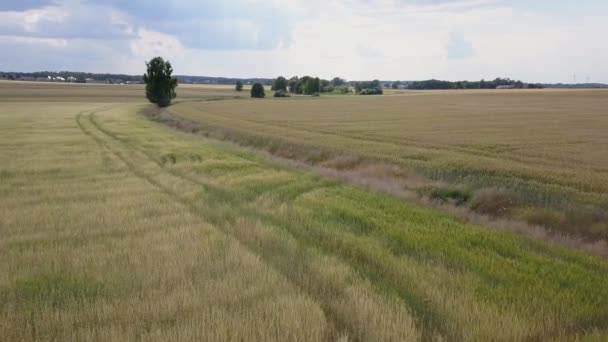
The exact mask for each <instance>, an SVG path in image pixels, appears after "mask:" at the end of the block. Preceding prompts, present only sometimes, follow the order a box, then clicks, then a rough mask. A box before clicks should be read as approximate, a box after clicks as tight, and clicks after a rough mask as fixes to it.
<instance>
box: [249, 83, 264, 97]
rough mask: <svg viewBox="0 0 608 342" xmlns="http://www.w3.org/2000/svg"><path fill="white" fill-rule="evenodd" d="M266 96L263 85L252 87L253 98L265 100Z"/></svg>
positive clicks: (257, 84) (258, 84)
mask: <svg viewBox="0 0 608 342" xmlns="http://www.w3.org/2000/svg"><path fill="white" fill-rule="evenodd" d="M264 96H266V93H265V92H264V86H263V85H262V84H261V83H255V84H254V85H253V86H252V87H251V97H256V98H263V97H264Z"/></svg>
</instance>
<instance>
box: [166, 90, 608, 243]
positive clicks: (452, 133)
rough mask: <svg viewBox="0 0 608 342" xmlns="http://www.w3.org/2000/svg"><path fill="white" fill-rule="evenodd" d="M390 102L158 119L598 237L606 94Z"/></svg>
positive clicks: (416, 97)
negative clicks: (369, 168) (480, 195)
mask: <svg viewBox="0 0 608 342" xmlns="http://www.w3.org/2000/svg"><path fill="white" fill-rule="evenodd" d="M391 94H392V95H386V96H382V97H326V98H321V99H301V98H298V99H284V100H276V99H267V100H263V101H251V100H246V101H242V100H241V101H236V100H233V101H222V102H215V103H212V102H190V103H181V104H178V105H176V106H174V107H172V108H171V109H170V111H171V113H172V114H173V115H176V116H178V117H181V118H184V119H187V120H190V121H192V122H194V123H197V124H198V125H199V127H198V128H197V129H199V130H201V131H202V132H203V133H205V134H208V135H211V136H213V137H217V138H223V139H229V140H233V141H236V142H238V143H240V144H243V145H247V146H254V147H256V148H261V149H265V150H267V151H270V152H271V153H273V154H275V155H278V156H281V157H286V158H290V159H299V160H304V161H306V162H308V163H312V164H314V165H321V166H326V165H328V164H330V167H331V164H332V163H333V162H334V161H335V160H336V159H343V158H350V159H351V160H355V161H358V163H361V162H364V163H367V164H374V163H375V164H383V163H384V164H389V165H394V166H396V167H397V168H399V169H400V170H402V172H403V173H406V174H415V175H417V176H418V178H417V179H416V180H415V182H414V183H413V184H408V182H407V181H406V182H404V184H400V185H399V186H405V187H406V188H409V189H410V190H413V191H419V190H420V188H421V187H422V188H424V187H428V186H434V187H437V185H436V183H435V182H437V181H440V182H443V183H444V184H442V185H440V186H439V187H438V189H437V191H446V189H445V188H446V187H447V188H450V187H454V186H456V187H463V186H464V187H467V188H470V189H471V191H473V192H478V191H481V192H484V191H487V190H488V189H492V188H500V189H504V190H505V191H504V193H509V194H511V195H512V196H513V198H511V199H510V201H511V202H512V204H513V205H512V207H511V208H510V210H508V211H507V210H504V211H500V213H501V215H503V216H506V217H509V218H514V219H516V220H523V221H528V222H530V223H534V224H538V223H540V224H543V225H546V226H548V227H550V228H551V229H554V230H555V231H557V232H559V233H565V234H571V235H574V236H578V237H583V238H585V239H590V240H597V239H608V223H607V222H608V197H607V196H608V195H607V194H608V157H607V156H608V154H606V153H605V151H606V150H607V149H608V135H607V134H606V132H608V119H607V118H606V115H605V108H606V107H607V106H608V97H607V96H606V91H602V90H578V91H569V90H568V91H564V90H542V91H512V92H494V91H464V92H395V93H391ZM358 163H354V164H353V165H352V166H351V167H356V166H357V164H358ZM380 177H382V176H380ZM420 177H422V178H424V179H426V181H422V182H421V181H420ZM473 197H474V196H472V197H471V198H473ZM486 197H487V196H486ZM541 212H542V213H544V214H543V215H542V217H539V215H538V213H541Z"/></svg>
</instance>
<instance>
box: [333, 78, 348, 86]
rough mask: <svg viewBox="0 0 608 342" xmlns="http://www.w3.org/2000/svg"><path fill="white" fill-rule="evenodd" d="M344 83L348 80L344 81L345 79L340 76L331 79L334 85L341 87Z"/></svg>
mask: <svg viewBox="0 0 608 342" xmlns="http://www.w3.org/2000/svg"><path fill="white" fill-rule="evenodd" d="M344 83H346V81H344V80H343V79H341V78H340V77H334V78H333V79H332V80H331V84H332V85H333V86H334V87H339V86H342V85H344Z"/></svg>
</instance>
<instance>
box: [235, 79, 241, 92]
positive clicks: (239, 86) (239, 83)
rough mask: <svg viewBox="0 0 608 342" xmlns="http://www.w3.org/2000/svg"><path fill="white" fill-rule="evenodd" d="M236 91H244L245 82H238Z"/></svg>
mask: <svg viewBox="0 0 608 342" xmlns="http://www.w3.org/2000/svg"><path fill="white" fill-rule="evenodd" d="M234 89H236V91H243V82H241V81H236V86H235V87H234Z"/></svg>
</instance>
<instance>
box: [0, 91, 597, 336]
mask: <svg viewBox="0 0 608 342" xmlns="http://www.w3.org/2000/svg"><path fill="white" fill-rule="evenodd" d="M0 90H1V92H0V133H1V134H0V339H1V340H2V341H123V340H144V341H167V340H184V341H201V340H204V341H218V340H228V341H244V340H256V341H336V340H339V341H418V340H423V341H445V340H448V341H465V340H466V341H489V340H513V341H516V340H562V341H571V340H589V341H602V340H605V339H607V338H608V262H607V261H606V260H605V259H603V258H599V257H596V256H591V255H589V254H587V253H584V252H581V251H577V250H573V249H568V248H564V247H563V246H560V245H557V244H555V243H552V242H547V241H542V240H538V239H531V238H528V237H525V236H523V235H520V234H514V233H511V232H508V231H498V230H495V229H490V228H488V227H485V226H482V225H478V224H472V223H467V222H464V221H463V220H461V219H459V218H457V217H455V216H453V215H452V214H449V213H446V212H443V211H440V210H438V209H436V208H430V207H426V206H424V205H422V204H420V203H418V202H415V201H408V200H403V199H402V198H398V197H396V196H393V195H392V194H390V193H385V192H381V191H380V192H378V191H369V190H367V189H364V188H361V187H357V186H354V185H352V184H349V183H348V182H343V181H339V180H336V179H334V178H328V177H325V176H324V175H322V174H318V173H315V172H310V171H307V170H304V169H302V168H298V167H294V166H293V165H291V164H286V163H284V162H282V161H278V160H275V159H273V158H271V157H272V156H271V155H268V154H262V153H259V152H258V151H255V150H252V149H251V148H244V147H242V146H238V145H236V144H232V143H229V142H226V141H221V140H219V139H215V136H216V135H217V137H223V138H226V139H228V138H230V139H232V140H236V141H239V142H241V143H243V144H247V145H249V146H253V147H264V148H265V147H267V146H266V145H265V144H268V143H267V141H271V144H270V145H268V146H270V147H271V149H274V150H273V151H274V152H276V154H280V155H281V156H284V157H290V156H291V154H290V153H296V152H298V153H302V154H303V155H304V156H305V157H303V158H302V160H304V159H306V158H308V159H309V160H310V161H311V162H315V163H319V164H323V163H334V166H335V169H336V170H344V171H347V170H346V168H347V167H348V165H349V164H348V163H350V161H349V160H351V159H347V158H344V162H343V163H342V164H340V165H338V164H336V163H338V161H339V160H340V159H336V157H338V156H343V155H350V154H352V155H356V156H359V157H360V158H370V159H371V158H377V159H376V160H377V161H382V162H394V163H396V164H397V165H399V166H400V167H404V168H405V167H407V168H412V169H413V170H415V171H416V172H420V175H421V176H420V177H429V179H431V178H432V176H433V175H432V170H433V168H435V167H437V170H438V171H437V172H438V173H442V174H441V175H442V177H445V181H446V182H447V181H454V182H456V181H455V180H453V179H457V180H458V182H460V181H463V182H464V180H462V179H465V180H466V177H465V176H461V175H460V174H459V173H458V172H464V171H462V170H461V171H454V170H458V167H457V166H459V165H460V166H462V167H468V168H467V169H465V170H470V172H471V175H472V176H471V177H482V176H480V175H483V173H482V171H483V172H488V173H490V174H492V175H495V176H496V177H498V178H500V177H503V176H504V175H508V177H510V179H512V182H513V183H512V184H519V183H517V182H523V183H522V184H524V185H526V186H527V185H528V183H525V182H528V181H529V182H535V184H538V186H539V189H541V190H539V191H540V192H539V193H541V194H544V195H546V196H548V195H547V194H551V193H552V192H551V191H556V192H558V191H564V192H563V194H566V195H567V196H571V197H570V198H572V199H575V200H577V201H579V200H580V201H581V203H591V204H590V205H602V203H603V202H602V201H603V200H605V191H604V190H603V189H604V187H605V183H603V180H605V179H606V170H605V167H606V164H605V160H604V162H602V161H601V160H602V159H601V158H605V155H602V154H601V153H600V152H601V151H602V150H604V151H605V146H606V145H605V144H606V140H605V139H606V137H605V135H602V132H606V130H608V128H607V127H606V126H605V124H606V117H605V116H602V115H601V113H600V112H601V108H600V107H601V104H602V103H605V102H606V100H605V97H604V95H603V94H604V93H601V92H580V93H578V92H572V93H571V92H558V93H553V92H550V91H546V92H541V93H537V94H536V93H535V94H532V93H517V94H513V95H511V94H502V93H501V94H498V93H487V94H486V93H481V94H463V95H460V94H452V93H446V94H443V93H436V94H435V93H429V94H427V93H421V94H422V95H418V94H415V95H412V94H410V93H404V94H394V95H387V96H384V97H377V98H359V97H354V96H344V97H335V98H323V97H322V98H319V99H308V98H292V99H285V101H282V100H275V99H265V100H256V101H254V100H250V99H246V98H243V99H238V100H236V99H234V100H233V99H231V98H232V97H234V96H241V97H245V96H246V94H243V93H241V94H236V93H235V92H233V91H232V90H231V89H229V88H209V87H196V86H192V87H184V88H183V89H180V88H178V96H180V98H181V100H180V101H181V102H180V103H178V104H176V105H174V106H172V107H170V109H169V112H167V113H165V114H166V115H175V116H183V117H185V118H189V119H190V120H192V121H193V122H194V123H199V126H196V127H195V128H196V129H195V131H196V132H198V133H206V134H207V135H208V137H205V136H204V134H191V133H186V132H183V130H184V129H182V131H180V130H175V129H173V128H171V127H168V126H167V125H163V124H162V123H159V122H156V121H152V120H149V118H148V117H147V116H146V115H145V112H146V111H149V110H150V106H149V104H147V103H145V102H144V99H143V90H142V88H141V87H139V86H101V85H100V86H88V85H86V86H73V85H70V86H69V87H68V86H64V85H60V86H59V85H54V84H48V85H47V84H34V83H32V84H29V83H18V82H13V83H10V82H3V83H0ZM182 90H183V95H184V96H182ZM468 96H472V97H468ZM538 96H540V98H539V97H538ZM472 99H474V101H473V100H472ZM210 100H213V101H210ZM484 101H485V102H484ZM535 101H544V102H543V103H547V104H549V105H551V106H553V107H551V108H553V110H549V109H547V110H546V111H545V112H543V111H542V110H540V109H539V108H540V107H542V106H541V105H537V106H536V107H535V106H531V105H530V104H533V103H535ZM472 102H475V103H477V106H474V105H472V104H471V103H472ZM484 103H485V108H486V109H481V108H478V107H479V106H480V105H482V104H484ZM524 103H528V107H526V106H525V105H524ZM562 107H565V108H562ZM433 108H434V109H433ZM475 108H477V109H475ZM509 108H511V109H509ZM514 108H515V109H514ZM525 108H529V109H525ZM573 108H579V110H578V113H580V114H579V115H580V119H579V120H576V119H575V118H574V117H573V115H568V114H567V113H568V112H570V111H571V110H573ZM449 111H454V112H449ZM514 111H515V112H517V113H522V114H520V115H519V116H516V117H519V119H517V118H513V114H512V113H514ZM365 112H367V113H368V114H367V115H365ZM490 112H491V113H490ZM553 112H556V113H557V114H551V113H553ZM450 113H451V114H450ZM488 113H490V114H488ZM543 113H544V114H543ZM161 114H162V113H161ZM488 115H489V116H490V118H491V120H490V119H489V118H488V117H487V116H488ZM524 115H526V116H525V117H526V120H525V121H524V120H523V119H522V117H524ZM543 115H544V117H545V118H555V120H554V121H547V122H552V123H547V122H545V123H543V122H542V120H541V117H543ZM425 118H426V119H425ZM459 118H460V119H459ZM484 118H485V119H484ZM558 119H559V120H558ZM562 121H564V122H562ZM465 122H466V123H467V124H465ZM492 122H494V123H492ZM524 122H526V124H525V125H524ZM505 126H506V127H511V132H518V133H517V136H511V135H512V134H514V133H511V134H509V133H508V132H505V131H504V129H501V127H505ZM534 127H536V130H534ZM181 128H187V127H181ZM190 128H193V127H190ZM526 132H527V133H526ZM539 132H541V133H542V134H539ZM220 135H221V136H220ZM283 141H284V142H285V143H284V144H282V142H283ZM525 144H528V145H529V147H528V148H525ZM277 146H278V147H277ZM281 146H283V149H284V150H282V149H281V148H280V147H281ZM490 146H491V147H490ZM574 146H581V147H585V149H584V151H583V149H581V150H580V151H579V150H576V149H575V147H574ZM560 148H561V150H560ZM271 149H268V150H269V151H270V150H271ZM313 150H316V151H317V152H318V153H319V154H318V155H316V154H315V153H313V152H314V151H313ZM311 151H313V152H311ZM321 152H323V153H327V156H328V157H327V158H326V157H324V155H323V153H321ZM330 153H334V154H333V155H331V156H330ZM501 155H503V156H504V158H502V157H501ZM416 156H417V158H414V157H416ZM410 157H411V158H410ZM314 158H316V159H314ZM534 158H537V159H538V161H537V162H533V160H534ZM575 164H576V165H575ZM328 165H329V164H328ZM489 170H493V171H491V172H490V171H489ZM426 172H429V173H426ZM443 173H445V175H444V174H443ZM452 173H453V174H452ZM448 176H450V177H452V176H453V177H454V178H450V177H448ZM458 177H465V178H458ZM488 177H489V176H488ZM504 177H507V176H504ZM508 177H507V178H508ZM494 180H495V179H490V178H488V184H490V183H491V181H494ZM474 181H475V182H477V181H478V180H477V178H475V179H474ZM524 181H525V182H524ZM420 182H422V184H427V183H426V181H425V180H424V179H423V180H420ZM471 182H473V181H471ZM473 183H474V182H473ZM429 184H435V183H429ZM441 184H443V183H441ZM446 184H449V183H446ZM474 184H477V183H474ZM509 184H511V183H507V182H505V186H507V185H509ZM524 185H522V186H524ZM442 186H447V185H442ZM484 186H485V185H484ZM564 189H565V190H564ZM558 193H559V194H562V193H561V192H558ZM566 195H564V196H566ZM533 203H535V205H537V204H536V203H537V202H533ZM547 207H548V208H554V207H551V206H547Z"/></svg>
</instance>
